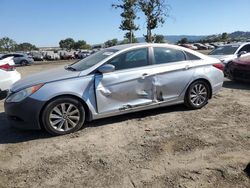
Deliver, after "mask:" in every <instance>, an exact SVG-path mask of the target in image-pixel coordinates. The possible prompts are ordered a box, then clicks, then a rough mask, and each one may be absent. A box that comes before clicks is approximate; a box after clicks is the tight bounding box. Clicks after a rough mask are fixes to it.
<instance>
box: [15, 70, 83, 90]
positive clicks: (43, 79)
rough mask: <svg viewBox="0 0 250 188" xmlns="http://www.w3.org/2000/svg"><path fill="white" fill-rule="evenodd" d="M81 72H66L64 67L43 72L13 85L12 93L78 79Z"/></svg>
mask: <svg viewBox="0 0 250 188" xmlns="http://www.w3.org/2000/svg"><path fill="white" fill-rule="evenodd" d="M79 74H80V72H78V71H69V70H65V68H64V67H59V68H56V69H51V70H49V71H43V72H40V73H36V74H33V75H30V76H27V77H25V78H23V79H21V80H19V81H17V82H16V83H15V84H13V86H12V88H11V91H13V92H16V91H19V90H22V89H24V88H28V87H31V86H33V85H37V84H42V83H48V82H53V81H57V80H63V79H69V78H74V77H78V76H79Z"/></svg>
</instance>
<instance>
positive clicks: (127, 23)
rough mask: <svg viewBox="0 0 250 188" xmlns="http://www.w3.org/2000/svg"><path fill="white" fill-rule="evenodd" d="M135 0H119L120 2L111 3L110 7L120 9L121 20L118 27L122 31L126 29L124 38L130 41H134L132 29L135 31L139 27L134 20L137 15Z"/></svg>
mask: <svg viewBox="0 0 250 188" xmlns="http://www.w3.org/2000/svg"><path fill="white" fill-rule="evenodd" d="M136 2H137V0H120V4H113V5H112V7H114V8H116V9H118V8H119V9H122V13H121V17H122V21H121V25H120V27H119V28H120V29H121V30H123V31H128V32H127V33H126V34H125V38H127V39H128V40H129V42H130V43H133V42H134V41H135V37H134V31H137V30H138V29H139V27H138V26H137V25H136V24H135V22H134V21H135V19H136V17H137V16H136Z"/></svg>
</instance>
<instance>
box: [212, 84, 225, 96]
mask: <svg viewBox="0 0 250 188" xmlns="http://www.w3.org/2000/svg"><path fill="white" fill-rule="evenodd" d="M222 86H223V82H221V83H218V84H216V85H214V86H213V88H212V90H213V95H216V94H217V93H218V92H219V91H220V90H221V89H222Z"/></svg>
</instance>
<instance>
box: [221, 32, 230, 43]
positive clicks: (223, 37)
mask: <svg viewBox="0 0 250 188" xmlns="http://www.w3.org/2000/svg"><path fill="white" fill-rule="evenodd" d="M221 40H222V41H224V42H226V41H228V34H227V33H222V35H221Z"/></svg>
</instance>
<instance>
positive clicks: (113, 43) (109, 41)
mask: <svg viewBox="0 0 250 188" xmlns="http://www.w3.org/2000/svg"><path fill="white" fill-rule="evenodd" d="M104 44H105V47H106V48H108V47H111V46H116V45H117V44H118V40H117V39H112V40H108V41H106V42H105V43H104Z"/></svg>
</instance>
